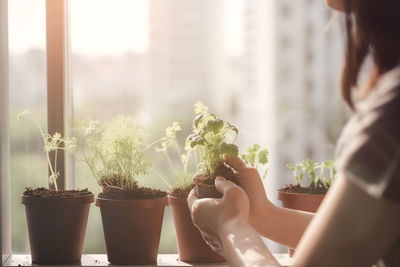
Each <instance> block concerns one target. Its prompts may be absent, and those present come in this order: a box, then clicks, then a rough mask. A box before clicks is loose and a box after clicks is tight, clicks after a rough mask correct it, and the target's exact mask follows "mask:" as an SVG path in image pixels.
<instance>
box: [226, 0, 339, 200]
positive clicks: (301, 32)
mask: <svg viewBox="0 0 400 267" xmlns="http://www.w3.org/2000/svg"><path fill="white" fill-rule="evenodd" d="M243 1H244V9H243V12H244V36H245V38H244V51H243V54H242V56H241V57H240V58H237V59H236V60H235V61H234V64H233V65H232V73H233V76H236V75H239V74H241V75H243V77H242V79H241V81H240V82H241V85H240V86H238V91H237V94H238V99H240V101H238V111H237V114H239V115H238V116H239V117H238V120H239V122H240V124H241V128H242V129H246V131H247V135H248V137H249V138H250V139H251V137H252V136H259V135H260V132H261V136H264V138H265V139H264V140H260V141H257V142H259V143H260V142H264V144H266V145H267V146H268V147H269V148H270V150H271V163H270V169H271V171H270V176H269V177H270V178H269V179H268V181H267V183H268V185H267V188H268V189H270V191H271V192H269V194H270V196H271V198H272V199H276V189H277V188H279V187H281V186H283V185H285V184H288V183H292V182H293V178H292V177H291V173H290V172H289V171H287V170H286V168H285V165H286V163H287V162H293V161H301V160H304V159H306V158H313V159H316V160H326V159H331V158H333V156H334V146H335V142H336V138H337V136H338V135H339V133H340V130H341V128H342V127H343V124H344V123H345V121H346V119H347V112H346V108H345V107H344V105H343V104H342V101H341V98H340V93H339V76H340V69H341V61H342V58H343V53H342V44H341V40H342V35H341V30H340V25H339V21H335V22H334V23H333V25H332V26H331V27H330V28H329V29H328V30H327V29H326V28H327V26H328V24H329V22H330V21H331V19H332V15H333V14H332V11H330V10H328V9H327V8H326V6H325V4H324V3H323V2H321V1H290V0H279V1H278V0H275V1H263V0H243ZM260 113H261V114H260ZM242 132H243V131H242Z"/></svg>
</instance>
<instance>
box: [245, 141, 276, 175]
mask: <svg viewBox="0 0 400 267" xmlns="http://www.w3.org/2000/svg"><path fill="white" fill-rule="evenodd" d="M268 155H269V151H268V149H266V148H261V146H260V145H259V144H253V145H252V146H249V147H248V148H247V150H246V153H244V154H242V155H240V157H241V158H242V160H243V161H244V162H246V163H247V164H249V165H250V166H252V167H254V168H256V169H259V168H261V166H264V165H267V163H268ZM267 175H268V169H267V168H266V169H265V171H264V174H263V176H262V178H263V179H265V177H267Z"/></svg>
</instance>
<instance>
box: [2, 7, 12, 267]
mask: <svg viewBox="0 0 400 267" xmlns="http://www.w3.org/2000/svg"><path fill="white" fill-rule="evenodd" d="M7 13H8V5H7V0H0V129H1V130H0V175H1V176H0V178H1V188H0V190H1V235H0V237H1V240H2V242H1V251H2V263H4V261H5V260H6V259H7V258H8V256H9V255H10V254H11V229H10V226H11V214H10V135H9V106H8V102H9V91H8V16H7Z"/></svg>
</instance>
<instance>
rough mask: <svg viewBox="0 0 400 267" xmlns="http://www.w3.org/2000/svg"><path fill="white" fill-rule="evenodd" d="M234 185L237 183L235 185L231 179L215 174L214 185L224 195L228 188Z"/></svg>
mask: <svg viewBox="0 0 400 267" xmlns="http://www.w3.org/2000/svg"><path fill="white" fill-rule="evenodd" d="M234 186H237V185H235V184H234V183H233V182H231V181H229V180H227V179H225V178H224V177H222V176H217V178H215V187H216V188H217V190H218V191H219V192H221V193H222V194H223V195H225V194H226V192H228V190H229V189H230V188H232V187H234Z"/></svg>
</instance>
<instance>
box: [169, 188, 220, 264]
mask: <svg viewBox="0 0 400 267" xmlns="http://www.w3.org/2000/svg"><path fill="white" fill-rule="evenodd" d="M168 201H169V205H170V206H171V207H172V213H173V216H174V222H175V231H176V236H177V240H178V252H179V259H180V260H181V261H185V262H192V263H205V262H208V263H217V262H224V261H226V260H225V258H224V257H222V256H221V255H219V254H217V253H215V252H214V251H212V250H211V248H210V247H209V246H208V245H207V244H206V243H205V242H204V240H203V238H202V237H201V234H200V232H199V230H198V229H197V228H196V227H195V226H194V225H193V223H192V219H191V216H190V212H189V208H188V205H187V201H186V198H177V197H173V196H168Z"/></svg>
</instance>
